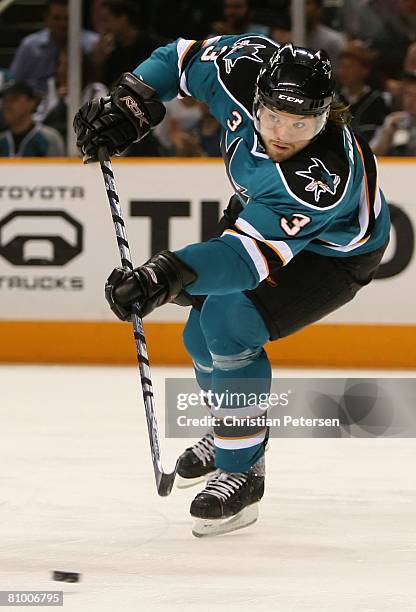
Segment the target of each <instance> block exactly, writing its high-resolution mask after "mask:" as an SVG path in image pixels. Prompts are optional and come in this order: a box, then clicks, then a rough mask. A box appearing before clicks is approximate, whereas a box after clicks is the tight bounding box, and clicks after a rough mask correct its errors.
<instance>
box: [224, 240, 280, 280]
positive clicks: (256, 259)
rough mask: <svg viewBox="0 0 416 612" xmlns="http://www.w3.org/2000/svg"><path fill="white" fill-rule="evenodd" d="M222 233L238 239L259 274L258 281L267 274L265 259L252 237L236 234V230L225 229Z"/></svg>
mask: <svg viewBox="0 0 416 612" xmlns="http://www.w3.org/2000/svg"><path fill="white" fill-rule="evenodd" d="M222 235H223V236H224V235H227V236H231V237H232V238H237V240H240V242H241V243H242V245H243V246H244V248H245V250H246V251H247V253H248V254H249V255H250V259H251V260H252V262H253V263H254V265H255V266H256V270H257V274H258V275H259V279H260V280H259V282H261V281H262V280H264V279H265V278H267V277H268V276H269V269H268V267H267V265H266V262H265V259H264V258H263V255H262V254H261V253H260V251H259V249H258V248H257V245H256V243H255V242H254V240H252V238H249V237H248V236H242V235H241V234H237V232H233V231H232V230H225V232H224V233H223V234H222Z"/></svg>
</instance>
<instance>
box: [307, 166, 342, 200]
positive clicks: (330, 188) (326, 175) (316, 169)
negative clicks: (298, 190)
mask: <svg viewBox="0 0 416 612" xmlns="http://www.w3.org/2000/svg"><path fill="white" fill-rule="evenodd" d="M312 161H313V164H312V165H310V166H309V168H308V169H307V170H299V171H298V172H296V174H297V175H298V176H301V177H302V178H305V179H307V180H308V181H309V183H308V184H307V185H306V187H305V190H306V191H312V192H313V193H314V195H315V202H319V198H320V197H321V195H322V194H323V193H330V194H331V195H335V193H336V191H337V187H338V185H339V183H340V181H341V179H340V178H339V176H338V174H332V173H331V172H330V171H329V170H328V168H327V167H326V166H325V164H324V163H323V162H321V160H320V159H318V158H317V157H312Z"/></svg>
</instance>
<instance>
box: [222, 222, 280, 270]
mask: <svg viewBox="0 0 416 612" xmlns="http://www.w3.org/2000/svg"><path fill="white" fill-rule="evenodd" d="M224 234H234V236H238V237H240V236H241V234H239V233H238V232H236V231H235V230H232V229H226V230H225V231H224ZM243 235H244V234H243ZM246 238H250V240H251V241H252V243H253V244H254V246H255V247H256V249H257V250H258V252H259V253H260V255H261V258H262V259H263V261H264V265H265V266H266V270H267V275H269V274H270V268H269V264H268V263H267V259H266V258H265V256H264V255H263V253H262V252H261V251H260V249H259V246H258V244H257V242H256V240H255V238H251V236H246Z"/></svg>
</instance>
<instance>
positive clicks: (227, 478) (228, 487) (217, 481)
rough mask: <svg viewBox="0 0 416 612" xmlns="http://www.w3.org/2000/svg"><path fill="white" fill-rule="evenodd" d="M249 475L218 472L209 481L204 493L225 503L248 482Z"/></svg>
mask: <svg viewBox="0 0 416 612" xmlns="http://www.w3.org/2000/svg"><path fill="white" fill-rule="evenodd" d="M247 478H248V474H238V473H231V472H223V471H222V470H217V471H216V472H215V473H214V474H213V476H212V477H211V478H210V479H209V480H208V484H207V486H206V487H205V489H204V490H203V491H202V492H203V493H209V494H210V495H214V496H215V497H218V499H221V500H222V501H225V500H226V499H228V498H229V497H231V495H233V493H235V492H236V491H238V489H239V488H240V487H242V486H243V485H244V484H245V483H246V482H247Z"/></svg>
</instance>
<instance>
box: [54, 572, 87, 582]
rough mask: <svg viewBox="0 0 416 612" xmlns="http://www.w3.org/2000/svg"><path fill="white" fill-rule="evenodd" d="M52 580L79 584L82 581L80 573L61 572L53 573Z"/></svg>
mask: <svg viewBox="0 0 416 612" xmlns="http://www.w3.org/2000/svg"><path fill="white" fill-rule="evenodd" d="M52 578H53V580H56V581H57V582H79V581H80V580H81V574H79V573H78V572H62V571H60V570H54V571H53V573H52Z"/></svg>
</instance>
